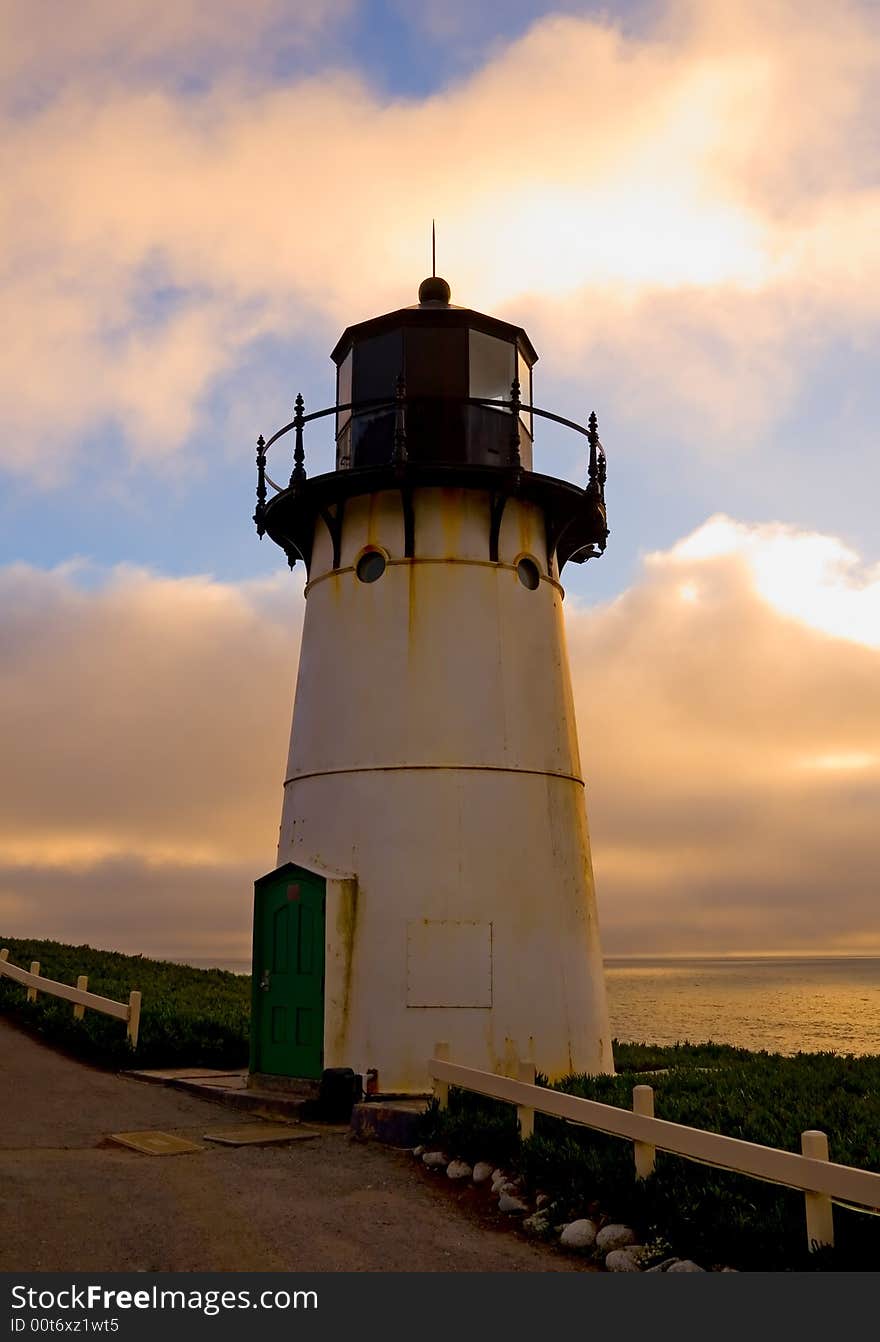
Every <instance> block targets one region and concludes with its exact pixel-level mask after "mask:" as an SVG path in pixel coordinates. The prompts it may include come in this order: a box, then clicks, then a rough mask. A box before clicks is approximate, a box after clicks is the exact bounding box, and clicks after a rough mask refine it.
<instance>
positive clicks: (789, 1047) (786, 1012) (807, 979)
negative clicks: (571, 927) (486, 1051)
mask: <svg viewBox="0 0 880 1342" xmlns="http://www.w3.org/2000/svg"><path fill="white" fill-rule="evenodd" d="M176 958H177V959H178V960H179V962H180V963H181V964H190V965H193V966H195V967H196V968H199V969H212V968H216V969H226V970H228V971H230V972H232V973H235V974H249V973H250V968H251V964H250V960H244V959H222V958H213V959H212V958H210V957H204V956H202V957H190V958H188V959H182V958H180V957H176ZM604 964H605V980H606V984H607V988H608V1010H609V1015H610V1017H611V1032H612V1035H613V1036H614V1037H615V1038H617V1039H620V1040H626V1041H640V1042H645V1043H653V1044H675V1043H679V1042H684V1041H685V1040H689V1041H690V1042H692V1043H702V1042H705V1041H706V1040H709V1039H711V1040H713V1041H714V1042H715V1043H719V1044H734V1045H736V1046H737V1047H739V1048H748V1049H753V1050H760V1049H767V1050H768V1051H769V1052H773V1053H788V1054H790V1053H799V1052H805V1053H818V1052H834V1053H855V1054H868V1053H872V1054H873V1053H877V1054H880V956H877V955H859V954H845V955H831V954H827V953H825V954H822V953H819V954H809V953H807V954H804V953H801V954H798V955H765V954H754V953H753V954H749V955H739V954H736V955H686V954H682V955H664V956H649V955H608V956H605V958H604Z"/></svg>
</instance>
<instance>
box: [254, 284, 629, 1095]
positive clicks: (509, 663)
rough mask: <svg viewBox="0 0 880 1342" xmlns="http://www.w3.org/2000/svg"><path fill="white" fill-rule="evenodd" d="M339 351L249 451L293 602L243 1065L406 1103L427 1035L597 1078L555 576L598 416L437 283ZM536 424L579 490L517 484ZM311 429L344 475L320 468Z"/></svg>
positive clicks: (593, 453) (584, 499) (593, 449)
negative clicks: (288, 709) (273, 861)
mask: <svg viewBox="0 0 880 1342" xmlns="http://www.w3.org/2000/svg"><path fill="white" fill-rule="evenodd" d="M333 359H334V361H335V363H336V369H337V397H336V404H335V405H333V406H330V407H328V408H326V409H322V410H318V411H315V412H310V413H308V414H307V413H306V407H305V406H304V404H303V401H302V398H301V397H297V401H296V413H295V416H294V418H293V420H292V421H291V422H290V423H289V424H287V425H285V426H284V427H283V428H282V429H279V430H278V432H277V433H276V434H274V435H273V437H272V438H271V439H270V440H269V441H268V442H265V441H264V440H263V439H262V438H260V439H259V440H258V450H257V470H258V481H257V510H256V514H255V518H254V520H255V522H256V524H257V529H258V531H259V533H260V535H261V536H262V535H263V534H268V535H269V536H270V537H271V538H272V540H274V541H275V542H276V543H277V544H278V545H279V546H281V548H282V549H283V550H284V552H285V554H286V555H287V558H288V561H289V563H290V564H291V566H293V565H295V564H298V563H302V564H303V566H304V568H305V572H306V585H305V595H306V610H305V619H304V625H303V633H302V646H301V652H300V662H299V674H298V678H297V686H296V697H295V703H294V712H293V728H292V732H291V740H290V752H289V757H288V764H287V770H286V775H285V780H284V802H283V808H282V815H281V829H280V837H279V845H278V866H277V868H276V869H275V870H274V871H272V872H270V873H269V874H268V875H266V876H263V877H261V878H260V880H258V881H257V882H256V886H255V910H254V965H253V968H254V976H253V983H254V1013H253V1026H252V1057H251V1072H252V1074H253V1075H254V1077H260V1076H262V1077H266V1076H273V1077H276V1078H277V1077H295V1078H319V1077H320V1076H321V1075H322V1073H323V1071H324V1070H325V1069H328V1068H337V1067H350V1068H352V1069H353V1070H354V1071H355V1072H356V1073H358V1074H360V1075H361V1076H366V1075H368V1074H369V1075H372V1076H373V1077H374V1079H375V1084H376V1085H377V1086H378V1089H379V1090H380V1091H381V1092H383V1093H408V1092H414V1093H420V1092H424V1090H425V1089H426V1085H427V1068H426V1062H427V1059H428V1058H429V1057H430V1055H431V1052H432V1049H433V1045H434V1042H435V1040H437V1039H444V1040H448V1041H449V1046H450V1056H451V1058H452V1059H453V1061H455V1062H459V1063H462V1064H464V1065H469V1066H473V1067H478V1068H482V1069H483V1070H488V1071H502V1072H504V1071H509V1070H510V1069H511V1067H512V1066H513V1065H514V1064H515V1060H516V1058H517V1057H529V1058H532V1059H533V1060H534V1061H535V1063H536V1064H537V1066H538V1067H539V1068H540V1069H541V1070H542V1071H543V1072H545V1073H546V1074H548V1075H549V1076H551V1077H556V1076H560V1075H562V1074H565V1073H567V1072H571V1071H584V1072H601V1071H610V1070H612V1058H611V1040H610V1033H609V1027H608V1015H607V1006H606V999H605V984H604V977H603V970H602V960H601V952H600V944H599V933H598V926H597V920H596V904H595V893H594V888H593V874H592V865H591V860H590V843H589V835H588V830H587V818H586V811H585V806H584V780H583V774H582V770H581V762H580V754H579V749H578V739H577V731H576V725H575V716H574V706H573V702H572V692H571V683H570V676H569V668H568V659H567V654H566V648H565V636H564V627H563V616H562V600H563V590H562V586H561V584H560V573H561V571H562V569H563V567H564V565H565V564H566V563H568V562H573V563H583V562H584V560H586V559H589V558H591V557H595V556H598V555H600V554H601V553H602V551H603V550H604V548H605V540H606V536H607V534H608V533H607V525H606V515H605V501H604V484H605V455H604V452H603V450H602V447H601V445H600V443H599V438H598V432H597V425H596V418H595V415H591V416H590V418H589V422H588V424H587V425H586V426H581V425H578V424H575V423H573V422H572V421H569V420H566V419H563V418H562V417H561V416H558V415H555V414H552V413H551V412H549V411H546V410H541V409H539V408H538V407H536V406H535V405H534V404H533V393H532V370H533V367H534V364H535V362H536V360H537V354H536V352H535V349H534V347H533V346H532V343H531V341H530V340H529V338H528V336H527V335H526V333H525V331H524V330H522V328H520V327H517V326H512V325H510V324H509V323H507V322H504V321H499V320H498V319H496V318H494V317H490V316H486V315H484V314H482V313H478V312H474V311H472V310H470V309H469V308H461V307H456V306H454V305H453V304H452V303H451V302H450V291H449V286H448V285H447V284H446V282H445V280H442V279H440V278H439V277H437V276H432V277H431V278H429V279H427V280H425V281H424V282H423V283H422V285H421V288H420V290H419V302H418V303H417V304H415V305H413V306H412V307H407V308H402V309H400V310H399V311H396V312H391V313H388V314H386V315H384V316H380V317H376V318H374V319H373V320H371V321H365V322H361V323H359V324H358V325H356V326H350V327H349V328H348V329H347V330H346V331H345V332H344V333H343V335H342V337H341V338H340V340H339V342H338V344H337V346H336V348H335V349H334V351H333ZM541 418H544V419H550V420H556V421H557V422H560V423H562V424H563V425H566V426H567V427H568V428H570V429H572V430H573V431H574V432H576V433H578V434H581V435H582V436H583V440H584V464H585V474H586V479H585V483H584V486H583V487H581V486H579V485H575V484H571V483H569V482H567V481H564V480H560V479H556V478H554V477H552V476H547V475H542V474H538V473H536V472H535V471H533V469H532V466H533V459H532V441H533V434H534V431H535V425H536V423H537V422H539V421H540V420H541ZM317 420H328V421H329V422H330V423H332V424H333V425H334V427H335V436H336V466H335V470H333V471H330V472H328V473H325V474H320V475H315V476H309V475H308V474H307V471H306V459H305V444H304V440H305V431H306V428H307V426H308V425H310V424H311V423H312V422H313V421H317ZM282 439H283V440H284V441H283V442H282V443H281V446H280V447H276V448H275V451H274V453H273V455H272V459H271V463H270V466H271V468H272V469H273V471H274V473H276V474H277V472H278V467H277V465H276V464H275V463H276V461H277V457H278V453H279V451H281V450H282V448H283V447H284V446H286V445H287V444H290V443H291V442H292V444H293V451H292V462H291V466H292V471H291V474H290V480H289V484H287V485H286V486H284V487H280V486H278V485H276V484H275V483H274V482H273V480H272V479H271V477H270V474H269V473H268V470H267V453H268V452H269V450H270V448H272V447H273V446H274V445H275V444H276V443H277V442H278V440H282ZM270 494H271V496H270Z"/></svg>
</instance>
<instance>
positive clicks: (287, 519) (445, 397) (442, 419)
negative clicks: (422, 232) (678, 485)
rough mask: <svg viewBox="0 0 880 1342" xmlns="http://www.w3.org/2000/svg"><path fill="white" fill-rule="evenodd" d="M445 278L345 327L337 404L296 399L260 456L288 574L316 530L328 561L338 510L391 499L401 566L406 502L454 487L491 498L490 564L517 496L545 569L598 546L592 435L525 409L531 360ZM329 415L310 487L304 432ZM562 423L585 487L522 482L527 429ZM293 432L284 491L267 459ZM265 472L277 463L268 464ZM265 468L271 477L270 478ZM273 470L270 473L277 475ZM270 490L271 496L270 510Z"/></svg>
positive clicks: (261, 524) (596, 446)
mask: <svg viewBox="0 0 880 1342" xmlns="http://www.w3.org/2000/svg"><path fill="white" fill-rule="evenodd" d="M450 296H451V294H450V289H449V285H448V284H447V283H446V281H445V280H443V279H441V278H440V277H439V276H437V275H432V276H430V277H429V278H428V279H426V280H424V281H423V282H422V284H421V286H420V287H419V302H418V303H416V304H414V305H413V306H411V307H405V308H399V309H397V311H395V312H387V313H384V314H383V315H382V316H379V317H373V318H371V319H370V320H368V321H363V322H358V323H357V324H355V325H353V326H349V327H347V328H346V329H345V331H344V332H343V334H342V336H341V337H340V339H339V341H338V342H337V344H336V346H335V348H334V350H333V353H332V358H333V361H334V362H335V364H336V404H335V405H333V406H328V407H327V408H326V409H324V410H318V411H312V412H311V413H310V414H306V413H305V406H304V404H303V400H302V397H301V396H298V397H297V398H296V413H295V416H294V418H293V420H292V421H291V422H290V423H289V424H286V425H285V426H284V427H283V428H281V429H279V430H278V431H277V433H275V434H273V435H272V437H271V438H270V439H269V441H268V442H265V441H264V440H263V438H262V437H260V439H259V440H258V444H257V470H258V480H257V511H256V514H255V515H254V521H255V522H256V523H257V530H258V531H259V533H260V535H261V536H262V535H263V534H264V533H265V532H267V531H268V532H269V534H270V535H271V536H272V538H273V540H275V541H277V543H278V544H279V545H281V546H282V548H283V549H284V550H285V553H286V554H287V556H288V559H289V560H290V562H291V564H293V563H295V562H296V560H297V559H298V558H300V559H303V560H304V562H305V564H306V567H307V568H308V566H309V564H310V561H311V550H312V538H313V533H314V527H315V525H316V522H317V519H318V518H323V519H324V522H325V523H326V525H327V526H328V527H330V529H331V534H332V536H333V554H334V565H336V564H337V563H338V555H339V542H340V537H341V526H342V515H343V512H344V506H345V501H346V500H347V499H349V498H352V497H355V496H357V495H362V494H367V493H373V492H376V491H378V490H381V489H389V488H391V489H398V488H399V489H400V491H401V496H402V500H403V506H404V520H405V523H406V527H405V530H406V555H407V557H412V555H413V548H412V547H413V544H414V532H413V522H412V491H413V489H414V488H416V487H418V486H431V485H438V484H439V485H449V486H452V485H459V486H462V485H463V486H465V487H468V488H473V489H479V490H484V491H487V492H488V493H489V496H490V513H491V527H490V535H489V556H488V557H489V559H490V561H493V562H497V559H498V553H497V550H498V529H499V527H500V524H501V516H502V513H503V511H504V504H505V502H506V500H507V499H508V498H511V497H513V496H516V495H520V496H522V497H524V498H528V499H530V500H531V501H532V502H534V503H535V504H537V505H538V506H539V507H540V508H541V510H542V512H543V513H544V516H545V521H546V526H547V563H548V567H550V565H551V562H552V559H553V557H554V556H555V558H556V562H557V565H558V569H559V570H561V569H562V566H563V565H564V564H565V563H566V562H568V560H572V561H574V562H576V563H582V562H583V561H584V560H585V559H589V558H590V557H591V556H595V555H599V554H601V553H602V551H603V550H604V548H605V540H606V537H607V535H608V528H607V525H606V519H605V497H604V485H605V454H604V451H603V449H602V446H601V444H600V443H599V436H598V428H597V424H596V417H595V415H593V414H591V415H590V418H589V427H588V428H585V427H584V426H583V425H580V424H576V423H574V422H573V421H572V420H568V419H564V418H563V417H562V416H561V415H556V414H553V413H552V412H550V411H549V410H542V409H540V408H539V407H538V406H536V405H534V403H533V390H532V369H533V367H534V365H535V363H536V362H537V359H538V355H537V352H536V351H535V347H534V346H533V345H532V342H531V341H530V340H529V337H528V335H527V334H526V332H525V331H524V330H523V328H522V327H521V326H514V325H512V324H511V323H509V322H504V321H500V320H499V319H498V318H497V317H490V316H488V315H486V314H485V313H482V312H475V311H474V310H473V309H472V308H462V307H456V306H455V305H453V304H452V303H450V301H449V299H450ZM331 415H332V416H334V417H335V428H336V469H335V471H331V472H330V473H329V474H327V475H320V476H316V477H314V478H312V479H308V478H307V474H306V469H305V449H304V443H303V431H304V429H305V426H306V424H308V423H309V422H310V421H312V420H316V419H324V418H328V417H330V416H331ZM536 418H538V419H540V418H544V419H550V420H553V421H555V422H556V423H559V424H563V425H565V426H566V427H568V428H570V429H573V430H574V431H575V432H577V433H579V434H582V435H584V437H586V438H587V440H588V442H589V458H588V479H587V485H586V488H584V489H582V488H580V487H578V486H577V485H572V484H569V483H567V482H565V481H562V480H557V479H555V478H554V477H552V476H546V475H539V474H537V473H535V472H533V470H532V435H533V432H534V424H535V419H536ZM291 430H293V431H294V432H295V446H294V453H293V471H292V473H291V476H290V483H289V485H288V486H287V488H284V487H282V486H280V485H276V484H275V483H274V481H273V480H272V479H271V476H270V474H269V471H268V470H267V457H266V454H267V452H268V450H269V448H270V447H271V446H272V445H273V444H274V443H275V442H276V441H277V440H278V439H279V438H281V437H282V436H283V435H285V434H287V433H289V432H290V431H291ZM273 463H274V457H273ZM273 468H274V467H273ZM274 469H277V468H274ZM267 485H268V486H269V487H271V488H272V489H274V490H275V497H274V498H271V499H268V501H267Z"/></svg>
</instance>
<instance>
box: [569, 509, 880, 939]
mask: <svg viewBox="0 0 880 1342" xmlns="http://www.w3.org/2000/svg"><path fill="white" fill-rule="evenodd" d="M877 594H878V586H877V577H876V573H872V572H867V573H863V572H861V571H860V568H859V565H858V560H857V557H856V556H855V555H853V554H852V552H851V551H849V550H848V549H847V547H845V546H843V545H842V544H841V543H840V542H839V541H838V540H836V539H835V538H833V537H828V536H824V537H823V536H816V535H811V534H806V533H801V532H797V531H795V530H794V529H793V528H790V527H783V526H756V527H750V526H746V525H744V524H742V523H736V522H733V521H732V520H731V519H729V518H724V517H717V518H712V519H710V520H709V521H708V522H707V523H706V524H705V525H704V526H702V527H701V528H699V529H698V530H697V531H696V532H695V533H694V534H693V535H691V536H689V537H687V538H685V539H684V540H682V541H681V542H679V543H678V544H677V545H675V546H673V547H672V548H671V549H670V550H668V551H665V552H663V553H658V554H654V555H652V556H650V557H649V558H648V559H647V561H646V564H645V568H644V572H643V575H642V577H641V579H640V581H639V582H637V583H636V584H635V585H634V586H633V587H632V588H631V589H630V590H629V591H627V592H626V593H624V594H623V596H621V597H620V598H618V599H617V600H616V601H613V602H611V603H610V604H608V605H604V606H601V607H598V608H596V609H595V610H593V611H586V610H583V609H581V610H578V611H577V613H576V614H575V615H574V618H572V615H571V612H569V613H568V618H569V624H568V628H569V641H570V652H571V660H572V666H573V674H574V682H575V692H576V699H577V704H578V719H579V725H580V732H581V740H582V755H583V759H584V767H585V769H586V774H587V778H588V783H589V786H588V805H589V814H590V819H591V824H592V829H593V842H594V860H595V865H596V871H597V881H598V888H599V892H600V911H601V923H602V927H603V932H604V938H605V945H606V949H607V950H609V951H620V952H624V951H626V952H630V951H633V952H640V953H650V952H652V951H653V952H657V953H662V952H664V951H685V950H691V951H711V952H714V951H720V952H730V951H743V952H747V951H756V950H766V951H773V950H799V949H810V948H815V949H820V948H821V949H823V950H826V951H828V950H846V949H858V948H864V947H865V946H870V947H873V948H874V949H875V950H880V925H878V922H877V916H876V908H877V875H876V873H877V868H878V856H880V853H878V845H877V835H876V829H875V825H874V821H873V819H872V817H873V816H875V815H876V812H877V806H878V802H880V606H878V600H877Z"/></svg>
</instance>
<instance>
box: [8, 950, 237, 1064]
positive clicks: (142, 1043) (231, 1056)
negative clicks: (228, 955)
mask: <svg viewBox="0 0 880 1342" xmlns="http://www.w3.org/2000/svg"><path fill="white" fill-rule="evenodd" d="M0 946H8V947H9V959H10V961H11V962H12V963H13V964H16V965H20V966H21V967H22V968H24V969H29V968H30V965H31V961H32V960H38V961H39V963H40V973H41V974H42V975H43V977H45V978H50V979H55V980H56V981H57V982H60V983H69V984H71V985H75V984H76V980H77V976H78V975H79V974H87V975H88V978H89V992H94V993H99V994H100V995H101V996H102V997H112V998H114V999H115V1000H116V1001H117V1002H127V1001H128V994H129V993H130V992H131V991H132V989H134V988H136V989H138V990H139V991H140V992H141V993H142V994H143V1003H142V1007H141V1024H140V1038H139V1041H138V1046H137V1049H136V1051H135V1052H132V1050H131V1048H130V1046H129V1044H128V1042H127V1040H126V1036H125V1024H124V1022H123V1021H119V1020H115V1019H114V1018H113V1017H112V1016H102V1015H100V1014H99V1013H98V1012H96V1011H88V1010H87V1011H86V1013H85V1016H84V1018H83V1019H82V1020H75V1019H74V1016H73V1007H72V1006H71V1004H70V1003H69V1002H64V1001H61V1000H60V999H59V998H57V997H49V996H47V995H45V994H41V995H40V996H39V997H38V998H37V1000H36V1002H28V1001H27V998H26V994H25V989H24V988H22V987H20V986H19V984H17V983H13V982H12V981H11V980H10V979H8V978H0V1012H3V1013H4V1014H5V1015H8V1016H11V1017H13V1018H14V1019H16V1020H18V1021H20V1022H21V1023H22V1024H24V1025H26V1026H28V1027H29V1028H30V1029H32V1030H34V1031H35V1032H36V1033H37V1034H40V1035H42V1036H43V1037H44V1038H45V1039H47V1040H49V1041H50V1042H51V1043H53V1044H57V1045H60V1046H61V1047H62V1048H64V1049H66V1050H67V1051H69V1052H71V1053H74V1054H76V1055H77V1057H80V1058H85V1059H87V1060H88V1061H90V1062H96V1063H100V1064H102V1065H104V1066H110V1067H133V1066H137V1067H188V1066H192V1067H221V1068H226V1067H229V1068H232V1067H245V1066H247V1060H248V1034H249V1026H250V992H251V981H250V978H249V977H242V976H241V975H238V974H230V973H228V972H227V971H226V970H222V969H193V968H191V967H190V966H188V965H178V964H174V963H173V962H171V961H169V960H149V959H147V958H146V957H145V956H142V955H122V954H120V953H119V952H117V951H101V950H95V949H93V947H91V946H69V945H66V944H64V943H63V942H59V941H27V940H20V939H18V938H15V937H6V938H0Z"/></svg>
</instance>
